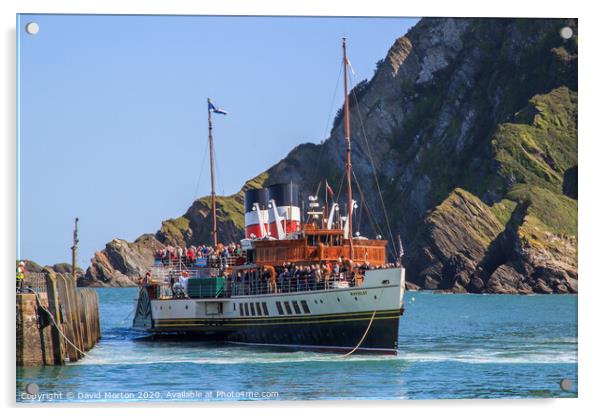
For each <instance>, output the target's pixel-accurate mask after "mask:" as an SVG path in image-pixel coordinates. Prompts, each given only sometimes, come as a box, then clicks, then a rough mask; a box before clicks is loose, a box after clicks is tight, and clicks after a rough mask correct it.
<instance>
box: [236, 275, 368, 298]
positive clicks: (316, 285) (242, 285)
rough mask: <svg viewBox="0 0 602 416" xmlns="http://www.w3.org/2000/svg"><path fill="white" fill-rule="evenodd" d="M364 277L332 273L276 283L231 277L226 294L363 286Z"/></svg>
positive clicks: (259, 293) (286, 279)
mask: <svg viewBox="0 0 602 416" xmlns="http://www.w3.org/2000/svg"><path fill="white" fill-rule="evenodd" d="M362 282H363V278H362V276H361V275H360V274H358V273H339V274H338V275H335V274H332V275H330V276H329V277H328V278H323V279H319V280H318V279H316V278H314V277H308V278H307V279H306V278H304V277H301V278H299V277H297V278H295V277H281V278H277V279H276V284H275V285H274V284H273V283H272V282H271V281H269V280H267V279H261V278H258V279H253V278H251V279H242V280H237V279H235V278H231V279H229V282H228V284H227V285H226V291H225V296H228V297H229V296H254V295H265V294H274V293H294V292H311V291H316V290H332V289H342V288H349V287H358V286H361V284H362Z"/></svg>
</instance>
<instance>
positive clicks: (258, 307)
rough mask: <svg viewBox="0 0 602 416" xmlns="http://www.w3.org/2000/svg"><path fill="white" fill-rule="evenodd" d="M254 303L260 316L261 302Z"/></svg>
mask: <svg viewBox="0 0 602 416" xmlns="http://www.w3.org/2000/svg"><path fill="white" fill-rule="evenodd" d="M255 305H256V306H257V315H259V316H261V304H260V303H259V302H257V303H255Z"/></svg>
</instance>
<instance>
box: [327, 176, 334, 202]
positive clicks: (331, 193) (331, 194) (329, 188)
mask: <svg viewBox="0 0 602 416" xmlns="http://www.w3.org/2000/svg"><path fill="white" fill-rule="evenodd" d="M326 191H328V194H329V195H330V197H331V198H334V191H333V190H332V188H331V187H330V185H328V180H327V181H326Z"/></svg>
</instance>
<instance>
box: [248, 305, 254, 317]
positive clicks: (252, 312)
mask: <svg viewBox="0 0 602 416" xmlns="http://www.w3.org/2000/svg"><path fill="white" fill-rule="evenodd" d="M249 306H250V307H251V315H252V316H255V305H254V304H253V302H251V303H250V305H249Z"/></svg>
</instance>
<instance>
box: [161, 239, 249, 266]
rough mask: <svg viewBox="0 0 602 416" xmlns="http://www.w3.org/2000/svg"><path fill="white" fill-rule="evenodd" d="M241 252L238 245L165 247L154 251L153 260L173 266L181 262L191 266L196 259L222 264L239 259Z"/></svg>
mask: <svg viewBox="0 0 602 416" xmlns="http://www.w3.org/2000/svg"><path fill="white" fill-rule="evenodd" d="M241 256H242V250H241V248H240V244H236V243H230V244H227V245H224V244H221V243H220V244H218V245H217V246H215V247H213V246H210V245H205V244H201V245H200V246H198V247H195V246H190V247H181V246H171V245H168V246H165V248H161V249H158V250H156V251H155V260H156V261H160V262H162V263H163V264H173V263H179V262H182V263H183V264H185V265H188V266H193V265H195V264H196V262H197V259H207V260H208V261H211V260H213V261H215V262H220V263H221V262H223V261H224V260H227V259H230V258H235V257H241Z"/></svg>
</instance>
